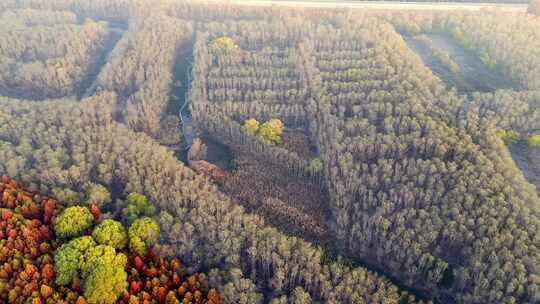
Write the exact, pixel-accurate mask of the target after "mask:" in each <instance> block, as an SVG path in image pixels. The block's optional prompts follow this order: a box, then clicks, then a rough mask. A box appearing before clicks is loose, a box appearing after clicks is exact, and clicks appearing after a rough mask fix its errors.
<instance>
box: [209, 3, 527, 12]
mask: <svg viewBox="0 0 540 304" xmlns="http://www.w3.org/2000/svg"><path fill="white" fill-rule="evenodd" d="M207 1H208V2H219V3H224V2H226V3H230V4H238V5H256V6H272V5H277V6H290V7H313V8H353V9H382V10H469V11H477V10H481V9H485V8H490V7H496V8H498V9H502V10H507V11H513V12H525V11H526V10H527V5H526V4H494V3H449V2H391V1H313V0H312V1H308V0H305V1H280V0H273V1H272V0H228V1H221V0H207Z"/></svg>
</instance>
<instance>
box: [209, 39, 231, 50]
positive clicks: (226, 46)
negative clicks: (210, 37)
mask: <svg viewBox="0 0 540 304" xmlns="http://www.w3.org/2000/svg"><path fill="white" fill-rule="evenodd" d="M210 49H212V50H214V51H230V50H237V49H238V45H237V44H236V42H234V40H233V39H232V38H231V37H227V36H223V37H219V38H216V39H214V41H212V43H211V44H210Z"/></svg>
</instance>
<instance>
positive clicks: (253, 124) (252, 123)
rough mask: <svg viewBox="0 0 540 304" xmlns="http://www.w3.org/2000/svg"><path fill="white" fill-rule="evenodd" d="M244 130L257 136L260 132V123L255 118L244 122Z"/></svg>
mask: <svg viewBox="0 0 540 304" xmlns="http://www.w3.org/2000/svg"><path fill="white" fill-rule="evenodd" d="M244 129H245V130H246V132H248V133H249V134H251V135H255V134H257V132H258V131H259V122H258V121H257V120H256V119H255V118H250V119H248V120H246V121H244Z"/></svg>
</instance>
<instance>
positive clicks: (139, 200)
mask: <svg viewBox="0 0 540 304" xmlns="http://www.w3.org/2000/svg"><path fill="white" fill-rule="evenodd" d="M155 212H156V207H155V206H154V205H153V204H151V203H150V202H149V201H148V198H147V197H146V196H144V195H143V194H140V193H136V192H133V193H130V194H129V195H128V196H127V198H126V207H124V208H123V209H122V217H123V219H124V220H125V221H126V222H127V223H129V224H131V223H133V221H135V220H136V219H137V218H139V217H141V216H151V215H153V214H154V213H155Z"/></svg>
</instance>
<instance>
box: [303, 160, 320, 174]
mask: <svg viewBox="0 0 540 304" xmlns="http://www.w3.org/2000/svg"><path fill="white" fill-rule="evenodd" d="M322 169H323V161H322V160H321V159H320V158H318V157H316V158H314V159H312V160H311V161H310V162H309V164H308V167H307V170H308V172H310V173H319V172H321V171H322Z"/></svg>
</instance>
